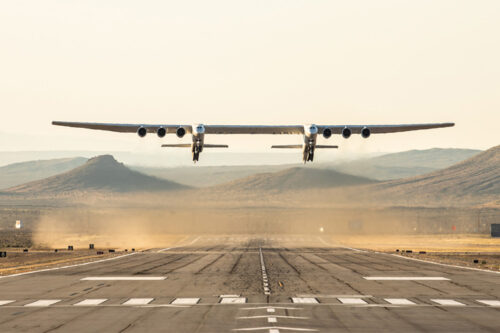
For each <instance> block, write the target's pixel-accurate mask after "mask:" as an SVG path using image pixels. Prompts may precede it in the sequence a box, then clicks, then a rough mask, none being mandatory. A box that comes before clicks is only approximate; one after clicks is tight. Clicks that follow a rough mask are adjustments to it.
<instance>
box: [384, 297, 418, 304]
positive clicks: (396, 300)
mask: <svg viewBox="0 0 500 333" xmlns="http://www.w3.org/2000/svg"><path fill="white" fill-rule="evenodd" d="M384 300H385V301H386V302H388V303H391V304H394V305H415V303H413V302H412V301H410V300H409V299H406V298H384Z"/></svg>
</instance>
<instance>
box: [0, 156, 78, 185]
mask: <svg viewBox="0 0 500 333" xmlns="http://www.w3.org/2000/svg"><path fill="white" fill-rule="evenodd" d="M85 162H87V158H84V157H74V158H59V159H52V160H38V161H29V162H20V163H13V164H9V165H6V166H3V167H0V189H6V188H9V187H12V186H16V185H19V184H25V183H28V182H31V181H35V180H39V179H43V178H47V177H51V176H55V175H57V174H60V173H63V172H66V171H69V170H72V169H74V168H76V167H79V166H81V165H83V164H85Z"/></svg>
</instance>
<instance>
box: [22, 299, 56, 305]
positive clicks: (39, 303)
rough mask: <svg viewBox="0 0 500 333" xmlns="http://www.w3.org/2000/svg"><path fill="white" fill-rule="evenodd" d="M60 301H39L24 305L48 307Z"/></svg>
mask: <svg viewBox="0 0 500 333" xmlns="http://www.w3.org/2000/svg"><path fill="white" fill-rule="evenodd" d="M60 301H61V300H60V299H41V300H38V301H36V302H33V303H29V304H26V305H25V306H50V305H52V304H56V303H57V302H60Z"/></svg>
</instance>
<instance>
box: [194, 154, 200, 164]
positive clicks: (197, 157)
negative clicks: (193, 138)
mask: <svg viewBox="0 0 500 333" xmlns="http://www.w3.org/2000/svg"><path fill="white" fill-rule="evenodd" d="M199 159H200V152H198V151H195V152H193V162H197V161H198V160H199Z"/></svg>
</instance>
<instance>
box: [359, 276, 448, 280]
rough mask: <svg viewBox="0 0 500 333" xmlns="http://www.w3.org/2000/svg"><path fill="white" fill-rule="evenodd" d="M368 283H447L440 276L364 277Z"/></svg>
mask: <svg viewBox="0 0 500 333" xmlns="http://www.w3.org/2000/svg"><path fill="white" fill-rule="evenodd" d="M363 279H365V280H370V281H449V280H450V279H447V278H445V277H442V276H365V277H363Z"/></svg>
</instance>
